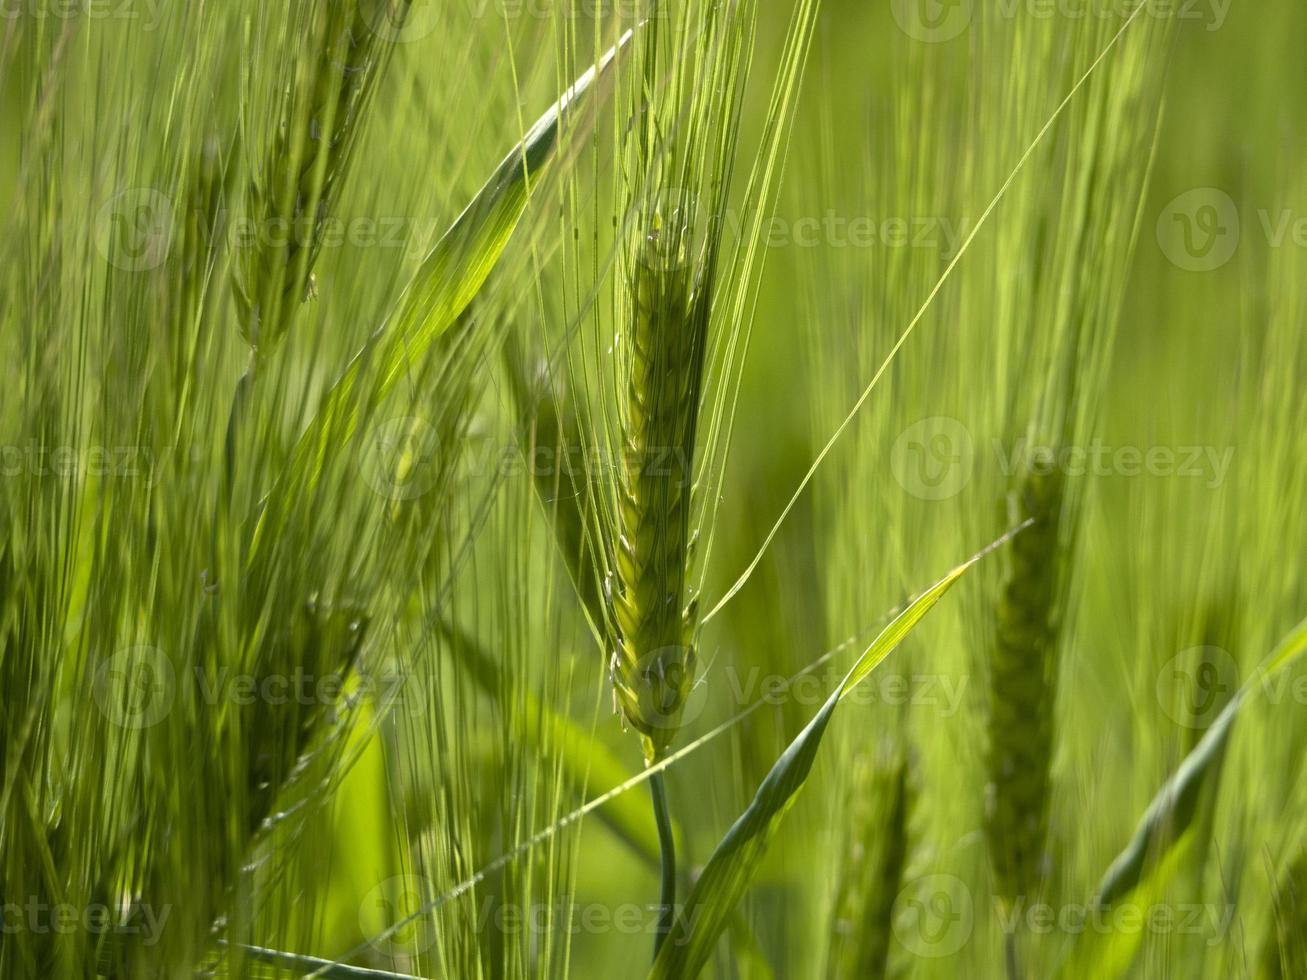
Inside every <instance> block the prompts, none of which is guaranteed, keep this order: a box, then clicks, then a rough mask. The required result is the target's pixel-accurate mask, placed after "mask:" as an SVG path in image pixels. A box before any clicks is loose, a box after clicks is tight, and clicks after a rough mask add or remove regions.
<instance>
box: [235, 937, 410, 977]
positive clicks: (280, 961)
mask: <svg viewBox="0 0 1307 980" xmlns="http://www.w3.org/2000/svg"><path fill="white" fill-rule="evenodd" d="M240 948H241V951H242V952H244V953H245V955H246V956H248V957H249V958H250V959H252V960H258V961H259V962H262V963H268V964H270V965H272V966H275V967H277V968H278V969H281V970H293V971H296V972H297V973H300V974H301V975H303V974H307V973H313V975H314V976H318V977H323V978H324V980H423V978H422V977H418V976H414V975H413V974H411V973H390V972H388V971H386V970H372V969H368V968H367V967H362V966H349V965H347V964H345V963H335V962H333V961H332V960H324V959H322V958H321V957H318V956H302V955H300V954H299V953H283V952H281V951H279V950H275V949H264V948H263V947H262V946H245V945H242V946H241V947H240Z"/></svg>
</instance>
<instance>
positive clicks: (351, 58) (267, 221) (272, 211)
mask: <svg viewBox="0 0 1307 980" xmlns="http://www.w3.org/2000/svg"><path fill="white" fill-rule="evenodd" d="M383 8H385V9H387V10H390V11H393V12H392V13H391V14H390V16H391V17H392V19H397V18H402V17H403V15H404V14H405V13H406V12H407V9H408V4H407V3H405V2H396V0H333V2H331V3H324V4H315V5H313V7H312V10H311V12H310V14H309V15H308V23H307V24H305V25H302V26H303V33H304V36H303V40H302V42H301V46H300V49H299V51H298V52H297V53H296V54H295V55H294V56H293V61H292V63H291V66H290V69H289V72H288V76H289V77H288V82H287V85H286V90H285V92H284V93H283V95H282V97H281V99H280V100H279V103H278V106H277V110H276V111H277V112H278V119H277V122H276V129H275V131H274V133H273V135H272V140H271V145H270V146H269V147H268V148H267V151H266V155H265V157H264V159H263V161H262V163H261V165H258V166H257V167H256V170H255V173H254V176H253V179H252V180H251V182H250V186H249V188H248V191H247V194H246V218H247V221H248V222H249V232H250V235H249V236H248V237H250V238H251V239H252V240H250V241H248V242H247V243H246V245H245V247H243V248H241V249H240V256H239V260H238V262H237V268H236V272H235V282H234V287H235V288H234V293H235V297H236V305H237V309H238V311H239V314H240V322H239V327H240V332H241V336H242V337H243V338H244V339H245V341H246V342H247V343H248V344H250V346H251V347H252V348H254V350H255V351H256V352H264V353H266V352H268V351H271V350H272V349H273V348H274V347H275V346H276V345H277V343H278V342H279V341H280V340H281V339H282V337H283V336H285V333H286V331H287V329H288V328H289V326H290V323H291V320H292V318H293V317H294V315H295V312H296V310H297V309H298V308H299V305H300V304H301V303H302V302H304V301H305V300H306V299H308V298H309V297H310V296H312V295H313V293H314V288H315V287H314V280H313V264H314V262H315V261H316V259H317V256H318V252H319V250H320V249H321V247H322V242H323V231H324V226H325V223H326V221H327V219H328V218H329V217H330V214H331V211H332V208H333V206H334V204H335V202H336V198H337V197H338V196H339V193H340V187H341V184H342V182H343V177H344V174H345V171H346V169H347V167H348V165H349V161H350V158H351V157H352V155H353V150H354V147H355V145H356V143H357V140H358V135H359V132H360V129H361V120H362V118H363V116H364V115H365V110H366V108H367V105H368V103H369V102H370V99H371V95H372V93H373V91H374V90H375V87H376V83H377V80H378V78H379V77H380V75H381V74H382V72H383V70H384V67H385V65H386V63H387V62H388V60H389V55H390V53H391V49H392V48H393V43H392V42H391V41H390V40H389V39H390V38H391V37H393V36H394V30H393V27H392V28H391V29H390V30H383V29H381V25H380V24H379V21H378V18H379V16H381V13H380V12H383ZM292 19H293V18H292ZM300 27H301V25H299V24H296V23H292V26H291V29H292V30H297V29H299V28H300Z"/></svg>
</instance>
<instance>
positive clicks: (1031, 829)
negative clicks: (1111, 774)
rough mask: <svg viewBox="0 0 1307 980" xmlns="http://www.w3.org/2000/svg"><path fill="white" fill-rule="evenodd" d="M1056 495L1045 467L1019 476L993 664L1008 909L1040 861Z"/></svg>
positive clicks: (994, 851) (1054, 475) (999, 862)
mask: <svg viewBox="0 0 1307 980" xmlns="http://www.w3.org/2000/svg"><path fill="white" fill-rule="evenodd" d="M1063 489H1064V481H1063V476H1062V474H1061V473H1060V472H1058V471H1057V470H1055V469H1054V468H1051V467H1049V468H1047V469H1045V470H1040V469H1031V470H1029V471H1027V473H1026V474H1025V476H1024V478H1023V481H1022V483H1021V486H1020V489H1019V492H1018V494H1017V506H1018V510H1019V519H1021V520H1026V519H1029V518H1033V519H1034V523H1033V524H1032V525H1031V526H1030V527H1029V528H1027V529H1026V530H1025V532H1024V533H1022V534H1019V535H1017V537H1016V538H1014V539H1013V542H1012V546H1011V564H1010V566H1009V572H1008V577H1007V581H1006V582H1005V583H1004V586H1003V593H1002V598H1001V599H1000V601H999V603H998V609H997V615H996V620H997V621H996V624H995V625H996V628H995V636H994V644H993V649H992V656H991V658H990V718H989V744H988V775H989V780H990V783H989V790H988V793H989V798H988V800H987V804H988V805H987V813H986V822H985V830H986V833H987V835H988V837H989V844H990V853H991V855H992V858H993V863H994V871H995V875H996V877H997V884H998V894H999V895H1000V897H1001V898H1003V899H1005V900H1007V901H1013V900H1015V899H1016V898H1017V897H1019V896H1023V895H1030V894H1032V893H1033V892H1035V891H1036V890H1037V889H1038V887H1039V885H1040V883H1041V881H1042V879H1043V877H1044V874H1045V865H1046V863H1047V862H1046V860H1045V839H1046V837H1047V830H1048V797H1049V767H1050V762H1051V759H1052V745H1053V734H1054V733H1053V709H1054V701H1055V696H1056V691H1057V669H1058V650H1057V644H1058V625H1059V609H1058V596H1059V582H1060V579H1061V575H1060V572H1059V569H1060V567H1061V566H1062V562H1063V556H1062V554H1061V551H1060V548H1061V545H1060V541H1059V526H1060V518H1061V512H1062V503H1063Z"/></svg>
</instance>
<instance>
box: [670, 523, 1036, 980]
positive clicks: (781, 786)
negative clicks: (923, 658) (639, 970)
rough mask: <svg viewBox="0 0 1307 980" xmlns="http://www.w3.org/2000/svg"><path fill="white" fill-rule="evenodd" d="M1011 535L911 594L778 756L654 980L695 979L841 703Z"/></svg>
mask: <svg viewBox="0 0 1307 980" xmlns="http://www.w3.org/2000/svg"><path fill="white" fill-rule="evenodd" d="M1022 527H1025V525H1022ZM1017 530H1018V531H1019V530H1021V528H1018V529H1017ZM1014 533H1016V531H1013V532H1009V533H1008V534H1005V535H1004V536H1003V537H1001V538H999V539H998V540H997V541H995V542H994V543H993V544H992V545H990V546H989V547H988V548H986V549H985V550H984V551H981V552H980V553H978V554H976V555H974V556H972V557H971V558H970V559H969V560H967V561H966V562H964V563H963V564H961V565H959V566H958V567H957V568H955V569H953V570H952V571H951V572H949V573H948V574H947V575H945V576H944V577H943V578H942V579H940V580H939V581H938V582H936V583H935V584H934V585H932V586H931V587H930V588H929V589H927V590H926V591H925V592H923V593H922V594H921V595H920V596H918V597H917V598H916V599H914V600H913V601H912V602H911V603H910V604H909V605H908V606H907V608H906V609H904V610H903V611H902V612H901V613H899V614H898V616H896V617H895V618H894V620H893V621H892V622H891V623H890V624H889V625H888V626H886V627H885V629H884V630H882V631H881V633H880V635H879V636H877V637H876V639H874V640H873V641H872V642H871V645H870V646H868V647H867V649H866V650H865V651H863V653H862V655H861V656H860V657H859V658H858V660H857V662H856V663H854V665H853V667H852V668H851V669H850V670H849V672H848V673H847V674H846V675H845V677H844V680H843V681H842V682H841V683H840V686H839V687H837V688H836V689H835V691H834V692H833V693H832V694H831V696H830V697H829V698H828V699H827V700H826V703H825V704H823V705H822V706H821V710H819V711H818V712H817V714H816V716H815V717H814V718H813V719H812V721H810V722H808V725H807V727H805V728H804V729H803V731H802V732H800V733H799V735H798V737H797V738H795V739H794V741H793V742H791V743H790V745H789V747H788V748H787V749H786V750H785V752H784V753H782V755H781V757H780V758H779V759H778V760H776V763H775V765H773V766H772V768H771V771H770V772H769V773H767V776H766V778H765V779H764V780H763V781H762V785H761V786H759V787H758V792H757V794H756V795H755V796H754V798H753V802H752V803H750V804H749V806H748V808H747V809H746V810H745V811H744V813H742V814H741V815H740V817H739V819H738V820H736V821H735V824H734V825H733V826H732V827H731V829H730V830H729V831H727V833H726V836H725V837H723V838H722V841H721V843H720V844H718V845H717V849H716V850H715V851H714V852H713V855H712V857H711V858H709V860H708V864H707V866H706V867H705V868H704V870H703V873H702V874H701V875H700V876H699V880H698V881H697V882H696V883H695V886H694V888H693V890H692V891H691V892H690V895H689V898H688V899H687V900H686V907H685V909H684V910H683V911H682V912H681V913H680V914H678V915H677V917H676V921H675V924H674V925H673V927H672V932H671V934H670V935H669V936H668V937H667V940H666V942H664V943H663V945H662V948H661V950H660V952H659V954H658V957H657V959H656V960H655V961H654V965H653V970H652V971H651V972H650V974H649V976H650V977H651V978H653V980H672V978H675V980H683V978H687V977H694V976H697V975H698V973H699V971H700V970H702V969H703V967H704V964H705V963H707V961H708V957H709V956H710V955H711V954H712V950H713V946H714V945H715V944H716V942H717V938H718V936H719V935H721V932H722V930H723V929H724V928H725V927H726V925H727V924H728V923H729V922H730V919H731V916H732V914H733V913H734V910H735V907H736V905H738V904H739V901H740V899H741V898H743V896H744V893H745V891H746V889H747V888H748V887H749V883H750V882H751V881H752V879H753V875H754V873H755V872H756V870H757V866H758V863H759V861H760V859H761V858H762V855H763V853H764V852H765V851H766V848H767V843H768V841H769V840H770V838H771V834H772V833H773V832H774V831H775V829H776V827H777V826H778V825H779V824H780V821H781V818H782V817H784V816H785V813H786V812H787V811H788V810H789V808H790V807H791V806H792V805H793V803H794V800H795V798H796V796H797V794H798V792H799V790H800V789H801V788H802V787H803V784H804V782H805V781H806V780H807V778H808V773H809V772H811V770H812V764H813V762H814V761H815V760H816V757H817V750H818V749H819V748H820V747H821V740H822V737H823V736H824V735H825V734H826V728H827V726H828V725H829V724H830V720H831V718H832V716H833V715H834V714H835V709H836V708H837V707H838V706H839V703H840V702H841V701H842V700H844V698H845V697H846V696H847V695H848V694H849V693H850V692H851V691H852V690H853V689H854V688H855V687H857V685H858V684H859V683H860V682H861V681H862V680H863V679H865V678H866V677H867V675H868V674H870V673H871V672H872V671H873V670H874V669H875V668H876V666H877V665H878V664H880V662H881V661H883V660H884V659H885V658H886V657H887V656H889V654H890V653H891V652H892V651H893V650H894V648H895V647H897V646H898V645H899V643H900V642H901V641H902V640H903V638H904V637H905V636H907V635H908V633H909V632H910V631H911V630H912V629H913V627H915V626H916V625H917V623H919V622H920V621H921V619H922V617H924V616H925V615H926V613H928V612H929V611H930V610H931V608H932V607H933V606H934V605H935V603H937V602H939V600H940V599H941V598H942V597H943V596H944V593H946V592H947V591H948V590H949V589H950V588H952V587H953V585H954V584H955V583H956V582H957V581H958V579H960V578H961V577H962V576H963V574H964V573H965V572H966V571H967V570H968V569H969V568H971V566H972V565H974V564H975V563H976V562H978V561H979V560H980V559H981V558H983V557H984V556H985V555H986V554H988V553H989V552H990V551H992V550H993V549H994V548H996V547H998V546H999V545H1000V544H1002V543H1003V542H1005V541H1007V540H1008V539H1009V538H1010V537H1011V536H1012V534H1014Z"/></svg>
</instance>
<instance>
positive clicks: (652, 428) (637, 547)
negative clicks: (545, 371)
mask: <svg viewBox="0 0 1307 980" xmlns="http://www.w3.org/2000/svg"><path fill="white" fill-rule="evenodd" d="M690 221H691V218H690V216H689V215H688V214H687V213H686V212H684V211H677V212H673V213H671V214H669V215H663V214H656V215H654V216H653V218H652V223H651V226H650V227H649V230H648V232H647V234H646V236H645V239H644V241H643V242H642V243H641V245H640V247H639V248H638V249H637V253H636V258H635V262H634V263H633V270H632V281H631V290H632V308H633V314H632V318H631V323H630V330H629V331H628V333H627V337H628V340H629V347H630V349H629V351H628V355H627V356H628V372H629V373H628V378H627V386H626V406H625V413H624V417H623V430H622V436H623V447H622V452H623V461H622V466H621V468H620V474H621V475H620V491H619V492H620V499H619V505H618V522H619V526H620V532H621V536H620V540H619V541H618V543H617V547H616V549H615V551H616V555H615V559H616V561H615V564H616V584H615V588H614V589H613V597H612V606H613V622H614V624H615V627H616V630H615V632H616V636H615V640H614V649H613V654H612V661H611V672H612V680H613V688H614V691H615V692H616V697H617V701H618V704H619V705H620V706H621V710H622V714H623V716H624V717H625V718H626V720H627V722H628V723H629V724H630V725H631V726H632V727H634V728H635V729H636V730H637V731H638V732H640V734H641V736H643V741H644V749H645V756H646V758H648V759H649V760H650V761H652V760H654V759H655V758H657V757H658V756H659V755H660V754H661V753H662V752H663V751H664V750H665V749H666V748H667V746H668V745H669V744H670V743H671V740H672V738H673V737H674V736H675V734H676V730H677V728H678V727H679V725H680V719H681V713H682V710H683V709H684V706H685V701H686V698H687V697H688V696H689V693H690V689H691V688H692V686H693V684H694V672H695V659H696V658H695V650H694V632H695V628H696V612H695V603H694V602H693V601H692V599H691V597H690V596H689V595H687V589H686V582H687V578H688V570H689V564H690V558H691V552H692V550H693V542H692V539H691V536H690V509H691V499H690V498H691V481H692V475H693V465H694V439H695V429H696V426H697V422H698V415H699V395H700V387H701V384H702V375H703V364H704V339H705V334H706V330H707V315H706V313H707V311H706V304H705V303H704V302H703V299H702V295H701V294H699V295H696V294H694V292H693V290H692V282H693V276H692V272H691V270H690V266H689V263H688V261H687V260H686V244H685V238H686V236H687V234H688V229H689V224H690Z"/></svg>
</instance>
